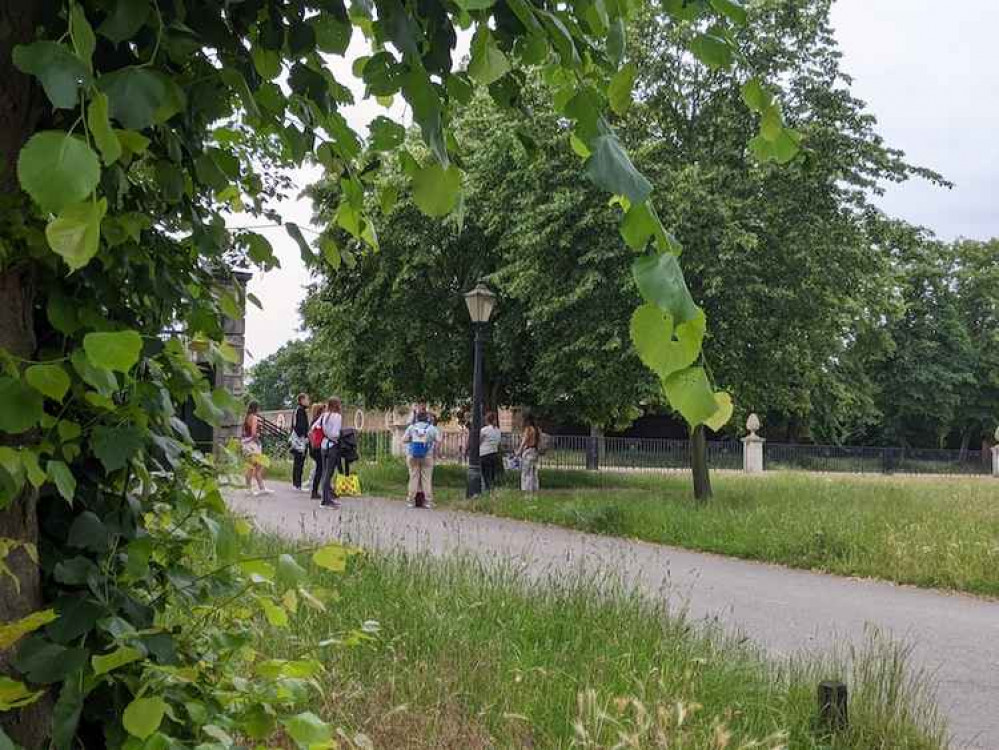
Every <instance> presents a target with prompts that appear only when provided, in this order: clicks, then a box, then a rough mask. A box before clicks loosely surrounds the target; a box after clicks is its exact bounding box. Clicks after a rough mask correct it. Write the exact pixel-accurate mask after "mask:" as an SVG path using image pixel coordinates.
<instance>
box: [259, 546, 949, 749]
mask: <svg viewBox="0 0 999 750" xmlns="http://www.w3.org/2000/svg"><path fill="white" fill-rule="evenodd" d="M289 546H290V545H289V544H288V543H282V542H280V541H279V540H275V539H268V540H258V541H257V542H256V543H255V547H253V548H251V549H250V550H246V552H248V553H249V552H252V553H253V554H259V553H260V552H266V551H270V552H275V553H276V552H279V551H282V550H283V549H286V548H288V547H289ZM324 583H326V584H327V585H329V586H330V587H331V588H335V589H337V590H338V592H339V598H338V601H337V603H336V605H335V606H332V607H330V608H329V610H328V612H326V613H319V612H310V613H309V614H303V615H300V616H299V617H297V618H295V619H294V620H293V625H292V628H291V629H290V630H271V631H267V632H265V633H264V634H263V635H262V636H261V639H260V643H258V644H256V646H257V648H259V649H260V650H262V651H265V652H266V653H268V654H269V655H271V656H275V657H286V658H292V657H295V656H297V654H298V649H299V648H300V646H299V644H300V643H301V642H302V641H304V640H313V639H315V638H316V637H317V636H318V637H320V638H325V637H329V638H335V637H337V635H338V634H340V633H342V632H345V631H349V630H351V629H353V628H356V627H357V626H358V625H359V624H360V623H361V622H364V621H369V620H377V621H378V622H379V623H380V630H379V633H378V635H377V636H376V638H375V639H374V640H372V641H370V642H367V643H363V644H362V645H360V646H357V647H354V648H347V649H337V650H335V651H334V652H332V654H333V657H334V658H333V659H332V660H331V661H330V662H328V669H327V671H326V673H325V674H324V675H322V676H321V677H320V678H319V679H321V688H322V690H321V693H322V695H323V698H322V699H321V700H320V701H318V702H317V704H316V705H314V706H312V709H313V710H315V711H316V712H317V713H318V714H319V715H320V716H322V717H323V718H324V719H326V720H329V721H331V722H333V723H335V724H336V725H337V726H340V727H342V728H343V730H344V736H345V737H346V738H353V739H350V740H348V742H349V744H347V745H345V746H347V747H372V746H373V747H375V748H390V749H391V750H405V749H408V748H411V749H413V750H416V749H417V748H440V749H442V750H443V749H448V750H451V749H455V748H462V749H463V750H485V748H497V749H499V748H503V749H505V748H545V749H546V750H558V749H561V748H565V749H566V750H568V749H569V748H588V749H590V750H603V749H606V750H610V749H611V748H642V749H648V750H651V749H653V748H697V749H698V750H700V749H702V748H717V749H719V750H720V749H721V748H726V747H727V748H730V749H734V748H749V747H754V748H783V747H788V748H795V749H805V748H809V749H812V748H814V749H815V750H818V748H827V749H830V750H831V749H836V750H847V749H851V750H852V749H856V750H861V749H862V750H871V749H872V748H898V749H902V748H912V749H916V748H919V749H923V748H925V749H927V750H929V749H938V748H944V747H946V741H945V735H944V732H943V730H942V724H941V722H940V720H939V718H938V716H937V713H936V710H935V708H934V707H933V704H932V702H931V701H930V699H929V698H928V695H927V691H926V687H925V681H924V680H923V678H922V677H921V676H919V675H916V676H912V675H910V674H909V672H908V671H907V669H906V667H905V658H906V653H905V651H904V649H900V648H898V647H895V646H892V645H890V644H887V643H885V642H883V641H881V640H880V639H878V638H876V637H875V638H874V639H873V640H872V641H871V644H870V645H869V646H867V647H866V648H864V649H862V650H860V651H859V652H857V653H854V654H851V657H852V658H851V659H850V664H851V666H846V662H844V661H836V660H826V661H823V662H818V661H804V660H796V661H790V662H782V663H780V664H776V663H774V662H768V661H766V660H765V659H764V658H763V657H762V656H761V654H760V653H759V652H758V651H757V650H756V649H755V648H753V647H752V646H749V645H747V644H746V643H744V642H736V641H735V640H732V639H728V638H726V637H724V636H722V635H721V634H720V633H718V632H713V631H706V630H703V629H701V628H700V627H699V626H698V627H695V626H692V625H691V623H689V622H687V621H685V620H684V618H683V617H682V616H678V615H676V614H671V613H667V612H665V611H664V610H662V609H661V608H660V607H658V606H657V605H655V604H652V603H650V602H648V601H646V600H644V599H640V598H638V597H636V596H633V595H631V594H628V593H625V592H624V591H622V590H618V591H616V593H612V594H610V595H608V594H607V593H606V589H605V590H604V591H605V593H603V594H600V595H598V594H597V593H595V589H593V588H591V587H589V586H588V585H586V584H583V583H581V582H579V581H573V580H558V581H545V582H540V583H539V582H535V583H529V582H527V581H525V580H522V579H520V578H518V576H517V575H516V574H514V573H512V572H508V571H502V570H499V571H498V570H496V569H495V568H489V569H486V568H483V567H482V566H480V565H478V564H476V563H474V562H471V561H467V560H460V559H458V560H452V561H449V562H440V561H433V560H426V559H412V558H404V557H379V556H372V557H369V558H361V559H358V560H357V561H356V562H355V563H354V564H353V569H352V570H351V571H350V572H349V573H348V574H347V575H346V576H342V577H331V578H329V579H328V580H327V581H325V582H324ZM300 612H301V611H300ZM830 676H835V677H837V678H842V679H845V680H847V681H848V683H849V685H850V688H851V696H852V703H851V706H850V711H851V713H850V716H851V724H850V729H849V731H847V732H845V733H842V734H840V735H837V736H836V737H832V738H830V737H824V736H822V735H821V733H819V732H817V731H816V727H815V724H814V717H815V689H816V684H817V682H818V681H819V680H821V679H825V678H828V677H830ZM358 733H360V734H362V735H364V736H365V737H366V738H367V739H365V738H363V737H358V736H357V735H358ZM368 740H370V744H368ZM753 742H757V743H759V744H751V743H753Z"/></svg>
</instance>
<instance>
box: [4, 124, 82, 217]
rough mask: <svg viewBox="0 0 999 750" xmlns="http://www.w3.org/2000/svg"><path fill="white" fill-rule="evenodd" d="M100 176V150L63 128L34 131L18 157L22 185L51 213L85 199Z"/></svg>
mask: <svg viewBox="0 0 999 750" xmlns="http://www.w3.org/2000/svg"><path fill="white" fill-rule="evenodd" d="M100 178H101V164H100V162H99V161H98V159H97V154H95V153H94V152H93V150H92V149H91V148H90V146H88V145H87V144H86V143H84V142H83V141H81V140H80V139H79V138H74V137H73V136H71V135H69V134H68V133H65V132H63V131H61V130H44V131H42V132H41V133H36V134H35V135H33V136H32V137H31V140H29V141H28V142H27V144H25V146H24V148H22V149H21V154H20V156H19V157H18V160H17V179H18V180H19V181H20V183H21V187H22V188H24V191H25V192H26V193H27V194H28V195H30V196H31V197H32V198H33V199H34V201H35V203H37V204H38V205H39V206H41V207H42V209H44V210H45V211H48V212H50V213H59V211H61V210H62V209H63V208H64V207H65V206H68V205H70V204H71V203H79V202H80V201H82V200H83V199H84V198H86V197H87V196H89V195H90V194H91V193H92V192H93V191H94V188H96V187H97V183H98V182H99V181H100Z"/></svg>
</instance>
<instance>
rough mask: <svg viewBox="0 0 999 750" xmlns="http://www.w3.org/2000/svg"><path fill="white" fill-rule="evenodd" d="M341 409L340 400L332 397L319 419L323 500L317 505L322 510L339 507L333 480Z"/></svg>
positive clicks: (340, 424)
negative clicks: (321, 432) (321, 436)
mask: <svg viewBox="0 0 999 750" xmlns="http://www.w3.org/2000/svg"><path fill="white" fill-rule="evenodd" d="M341 408H342V406H341V404H340V399H339V398H337V397H336V396H334V397H333V398H331V399H330V400H329V401H327V402H326V413H325V414H323V416H322V417H320V419H321V420H322V422H321V424H322V428H323V446H322V449H323V480H322V488H323V490H322V492H323V499H322V502H321V503H320V504H319V505H320V507H322V508H339V507H340V501H339V499H338V498H337V494H336V491H335V490H334V488H333V480H334V478H335V477H336V470H337V468H339V466H340V428H341V427H342V426H343V415H342V414H341V413H340V410H341Z"/></svg>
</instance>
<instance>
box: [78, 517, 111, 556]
mask: <svg viewBox="0 0 999 750" xmlns="http://www.w3.org/2000/svg"><path fill="white" fill-rule="evenodd" d="M110 538H111V535H110V531H109V530H108V527H107V526H105V525H104V522H103V521H101V519H100V518H98V517H97V514H96V513H94V512H92V511H89V510H87V511H84V512H83V513H81V514H80V515H78V516H77V517H76V518H75V519H74V520H73V523H72V525H70V527H69V536H68V539H67V544H69V546H70V547H79V548H80V549H85V550H89V551H91V552H104V551H105V550H107V548H108V541H109V540H110Z"/></svg>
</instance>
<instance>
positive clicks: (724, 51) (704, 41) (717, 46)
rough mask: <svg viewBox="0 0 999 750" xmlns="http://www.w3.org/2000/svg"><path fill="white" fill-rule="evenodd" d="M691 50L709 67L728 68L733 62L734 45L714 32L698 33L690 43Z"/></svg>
mask: <svg viewBox="0 0 999 750" xmlns="http://www.w3.org/2000/svg"><path fill="white" fill-rule="evenodd" d="M690 51H691V52H692V53H693V54H694V57H696V58H697V59H698V60H700V61H701V62H702V63H704V64H705V65H707V66H708V67H709V68H712V69H715V68H727V67H729V66H730V65H731V64H732V57H733V52H732V47H731V45H729V43H728V42H727V41H726V40H724V39H722V38H721V37H718V36H715V35H714V34H698V35H697V36H696V37H694V40H693V41H692V42H691V43H690Z"/></svg>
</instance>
